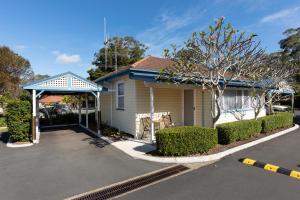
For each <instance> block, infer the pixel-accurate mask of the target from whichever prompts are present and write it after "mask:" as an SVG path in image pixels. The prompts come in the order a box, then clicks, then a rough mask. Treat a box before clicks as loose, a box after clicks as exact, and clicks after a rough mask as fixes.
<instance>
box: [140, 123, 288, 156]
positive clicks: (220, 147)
mask: <svg viewBox="0 0 300 200" xmlns="http://www.w3.org/2000/svg"><path fill="white" fill-rule="evenodd" d="M291 127H293V126H289V127H286V128H280V129H276V130H273V131H271V132H269V133H260V134H259V135H257V136H255V137H251V138H248V139H246V140H241V141H236V142H233V143H230V144H224V145H223V144H217V145H216V146H215V147H213V148H211V149H210V150H208V152H206V153H202V154H200V153H198V154H190V155H187V156H186V157H195V156H206V155H213V154H217V153H220V152H224V151H226V150H229V149H232V148H234V147H237V146H240V145H243V144H247V143H249V142H253V141H255V140H258V139H261V138H264V137H267V136H269V135H273V134H275V133H278V132H280V131H283V130H286V129H289V128H291ZM146 154H147V155H151V156H155V157H166V156H163V155H161V154H160V153H159V151H158V150H157V149H156V150H154V151H150V152H147V153H146ZM167 157H172V156H167ZM173 157H176V156H173Z"/></svg>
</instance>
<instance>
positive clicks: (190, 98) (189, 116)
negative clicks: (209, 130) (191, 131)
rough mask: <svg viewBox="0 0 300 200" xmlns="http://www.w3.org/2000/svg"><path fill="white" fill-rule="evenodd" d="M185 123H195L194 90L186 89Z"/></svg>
mask: <svg viewBox="0 0 300 200" xmlns="http://www.w3.org/2000/svg"><path fill="white" fill-rule="evenodd" d="M184 125H185V126H193V125H194V91H193V90H184Z"/></svg>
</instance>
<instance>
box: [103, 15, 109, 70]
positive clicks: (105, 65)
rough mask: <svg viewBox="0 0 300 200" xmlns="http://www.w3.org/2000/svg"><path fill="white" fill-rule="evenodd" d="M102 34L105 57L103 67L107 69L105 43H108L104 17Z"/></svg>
mask: <svg viewBox="0 0 300 200" xmlns="http://www.w3.org/2000/svg"><path fill="white" fill-rule="evenodd" d="M103 22H104V34H103V37H104V38H103V39H104V42H103V43H104V49H105V51H104V57H105V63H104V67H105V70H107V45H108V35H107V33H106V18H105V17H104V20H103Z"/></svg>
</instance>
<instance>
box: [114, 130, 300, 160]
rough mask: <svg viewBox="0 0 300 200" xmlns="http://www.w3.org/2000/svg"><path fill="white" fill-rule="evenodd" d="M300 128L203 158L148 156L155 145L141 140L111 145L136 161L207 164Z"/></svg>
mask: <svg viewBox="0 0 300 200" xmlns="http://www.w3.org/2000/svg"><path fill="white" fill-rule="evenodd" d="M298 128H299V125H297V124H296V125H295V126H293V127H292V128H289V129H286V130H283V131H280V132H278V133H274V134H272V135H268V136H266V137H263V138H260V139H257V140H255V141H252V142H249V143H246V144H242V145H240V146H237V147H233V148H231V149H228V150H226V151H222V152H219V153H216V154H211V155H203V156H182V157H159V156H152V155H148V154H146V153H147V152H150V151H153V150H155V149H156V146H155V145H154V144H150V143H147V142H145V141H140V140H124V141H118V142H113V143H111V145H113V146H114V147H116V148H118V149H120V150H121V151H123V152H124V153H126V154H128V155H129V156H131V157H133V158H136V159H142V160H147V161H152V162H160V163H182V164H186V163H206V162H213V161H217V160H219V159H221V158H223V157H225V156H228V155H230V154H233V153H235V152H238V151H241V150H243V149H247V148H249V147H252V146H255V145H257V144H260V143H263V142H266V141H268V140H272V139H274V138H277V137H279V136H282V135H285V134H287V133H289V132H292V131H294V130H296V129H298Z"/></svg>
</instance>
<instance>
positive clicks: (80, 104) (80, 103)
mask: <svg viewBox="0 0 300 200" xmlns="http://www.w3.org/2000/svg"><path fill="white" fill-rule="evenodd" d="M81 106H82V101H81V95H79V107H78V124H79V125H80V124H81Z"/></svg>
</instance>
